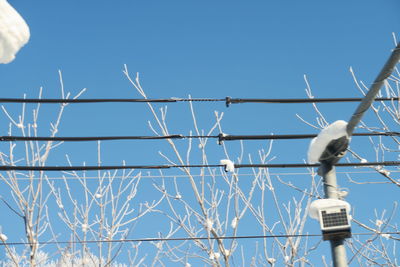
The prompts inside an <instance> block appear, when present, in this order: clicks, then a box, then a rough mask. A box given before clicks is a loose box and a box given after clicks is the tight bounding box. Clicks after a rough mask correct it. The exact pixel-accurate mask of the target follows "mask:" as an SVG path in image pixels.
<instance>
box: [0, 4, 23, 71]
mask: <svg viewBox="0 0 400 267" xmlns="http://www.w3.org/2000/svg"><path fill="white" fill-rule="evenodd" d="M29 37H30V32H29V27H28V25H27V24H26V22H25V20H24V19H23V18H22V17H21V15H20V14H19V13H18V12H17V11H16V10H15V9H14V8H13V7H12V6H11V5H10V4H9V3H8V2H7V1H6V0H0V63H2V64H7V63H10V62H11V61H13V60H14V58H15V54H16V53H17V52H18V51H19V50H20V49H21V47H23V46H24V45H25V44H26V43H27V42H28V40H29Z"/></svg>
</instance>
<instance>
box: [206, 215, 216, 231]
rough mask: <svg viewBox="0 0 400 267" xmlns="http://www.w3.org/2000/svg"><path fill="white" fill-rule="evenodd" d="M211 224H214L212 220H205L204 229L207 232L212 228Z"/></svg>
mask: <svg viewBox="0 0 400 267" xmlns="http://www.w3.org/2000/svg"><path fill="white" fill-rule="evenodd" d="M213 224H214V222H213V220H211V219H210V218H208V219H207V220H206V225H205V226H206V228H207V230H211V229H212V228H213Z"/></svg>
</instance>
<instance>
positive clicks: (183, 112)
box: [0, 0, 400, 227]
mask: <svg viewBox="0 0 400 267" xmlns="http://www.w3.org/2000/svg"><path fill="white" fill-rule="evenodd" d="M10 3H11V4H12V5H13V6H14V7H15V8H16V9H17V10H18V11H19V12H20V14H21V15H22V16H23V17H24V18H25V20H26V21H27V23H28V25H29V26H30V30H31V39H30V41H29V43H28V44H27V45H26V46H25V47H24V48H22V50H21V51H20V52H19V53H18V54H17V57H16V60H15V61H14V62H12V63H11V64H7V65H0V77H1V79H0V86H1V88H2V89H1V97H22V95H23V94H24V93H26V94H27V97H30V98H35V97H37V95H38V91H39V88H40V87H43V97H44V98H58V97H60V90H59V78H58V70H61V71H62V74H63V80H64V85H65V88H66V91H70V92H72V94H76V93H77V92H79V90H80V89H82V88H87V92H86V93H85V94H84V95H83V98H138V97H139V95H138V94H137V93H136V92H135V91H134V90H133V89H132V88H131V86H130V84H129V83H128V81H127V79H126V78H125V77H124V75H123V73H122V70H123V66H124V64H127V65H128V68H129V70H130V71H131V73H132V74H134V73H136V72H139V73H140V77H141V82H142V85H143V87H144V89H145V91H146V92H147V94H148V96H149V97H151V98H169V97H187V96H188V95H191V96H192V97H210V98H224V97H226V96H231V97H238V98H252V97H254V98H303V97H306V94H305V91H304V88H305V83H304V78H303V76H304V74H306V75H307V77H308V79H309V81H310V83H311V87H312V88H313V92H314V95H315V96H316V97H359V96H360V93H359V92H358V91H357V89H356V87H355V85H354V83H353V81H352V77H351V75H350V73H349V67H350V66H352V67H353V68H354V70H355V72H356V73H357V74H358V78H359V79H362V80H364V81H365V82H366V84H370V82H372V81H373V79H374V78H375V76H376V75H377V73H378V72H379V70H380V68H381V67H382V66H383V64H384V62H385V60H386V59H387V57H388V55H389V54H390V50H391V49H392V48H393V47H394V42H393V37H392V33H394V34H395V35H396V36H397V38H398V39H399V35H398V34H399V32H398V27H399V23H400V17H399V16H398V10H400V2H399V1H397V0H385V1H372V0H367V1H361V0H354V1H344V0H340V1H316V0H310V1H287V0H284V1H258V0H257V1H208V0H207V1H127V0H121V1H103V0H98V1H77V0H74V1H72V0H70V1H50V0H46V1H44V0H38V1H15V0H14V1H11V0H10ZM339 105H340V106H339ZM6 107H8V108H9V109H10V110H11V112H15V114H17V113H16V112H17V109H19V108H20V106H18V105H17V106H15V105H10V104H7V105H6ZM195 107H196V110H197V112H198V115H199V118H200V122H201V124H202V125H201V127H204V128H208V127H210V125H211V124H212V122H213V121H214V115H213V112H214V110H218V111H219V112H224V113H225V118H224V120H223V125H224V127H225V130H226V132H227V133H229V134H264V133H275V134H290V133H316V131H315V130H313V129H311V128H310V127H307V126H305V125H304V124H303V123H301V122H300V121H299V120H298V119H297V118H296V116H295V114H296V113H298V114H301V115H302V116H304V117H305V118H307V119H309V120H314V118H315V114H314V113H312V109H311V108H310V106H309V105H308V106H307V105H263V104H241V105H232V106H231V107H229V108H226V107H225V106H224V104H223V103H204V104H196V105H195ZM355 107H356V104H354V103H349V104H326V105H323V106H321V108H322V110H323V111H324V112H325V113H326V115H327V119H328V120H329V121H330V122H333V121H335V120H337V119H344V120H347V119H348V118H349V117H350V115H351V113H352V112H353V110H354V109H355ZM44 110H45V111H46V109H44ZM43 116H44V117H43V121H44V123H43V125H48V122H49V121H50V120H52V119H53V118H54V116H55V115H54V113H52V111H51V107H50V108H49V111H48V113H44V114H43ZM169 118H170V120H169V123H170V129H171V133H183V134H188V133H189V129H190V128H191V127H192V126H191V118H190V116H189V114H188V108H187V105H186V104H172V105H170V106H169ZM149 119H150V113H149V112H148V111H147V109H146V107H145V106H144V105H142V104H100V105H97V104H88V105H70V106H69V107H68V111H67V112H66V114H65V117H64V119H63V123H62V125H61V127H60V132H59V136H93V135H151V134H152V133H151V132H150V130H149V129H148V127H147V125H146V123H147V120H149ZM1 121H3V122H4V116H3V117H2V118H1ZM46 127H47V126H46ZM6 130H7V127H2V132H3V133H5V132H6ZM39 134H40V135H44V136H45V135H48V134H49V131H48V129H47V128H44V129H41V130H40V132H39ZM134 142H136V141H134ZM296 142H297V141H287V142H282V143H277V144H276V147H274V150H273V151H274V152H273V154H274V155H275V156H276V157H277V159H276V160H275V162H276V163H293V162H302V161H303V160H304V159H305V155H306V150H307V146H308V142H309V141H308V140H307V141H299V142H297V143H296ZM229 145H230V146H231V149H232V151H234V152H233V157H236V156H237V155H236V154H235V153H236V152H237V150H238V147H239V145H238V143H234V142H232V143H229ZM104 146H105V149H104V150H105V153H104V154H105V155H104V159H103V164H106V165H107V164H117V163H119V162H121V161H122V160H123V159H125V160H126V161H127V162H128V163H129V164H132V165H134V164H145V165H150V164H154V163H164V161H163V159H162V158H160V157H158V156H157V152H158V150H161V149H162V148H163V145H161V144H159V143H157V142H151V141H148V142H136V143H133V144H129V145H128V144H127V142H116V143H115V144H113V145H112V144H110V143H105V144H104ZM246 146H247V151H246V152H247V153H255V154H256V151H257V149H258V148H259V147H260V146H261V147H263V146H265V142H264V143H263V142H258V141H257V142H253V143H252V142H246ZM361 146H365V143H364V144H363V143H361ZM215 150H216V152H215V155H211V158H212V159H213V160H215V163H218V161H219V159H220V157H221V156H222V154H221V151H219V150H220V149H219V148H218V147H216V148H215ZM138 152H140V153H138ZM65 153H68V154H70V155H71V156H73V158H74V160H75V162H76V163H77V165H80V164H81V163H82V162H83V161H85V162H87V163H88V164H95V163H96V145H95V144H94V143H90V144H84V145H82V144H66V145H65V148H63V149H60V151H58V152H56V154H55V155H56V156H55V157H54V158H52V159H51V160H50V162H51V163H53V164H55V165H65V164H66V161H65V158H64V157H63V155H64V154H65ZM365 153H366V154H369V153H371V154H373V151H372V149H371V151H368V150H366V152H365ZM139 154H140V155H139ZM372 159H373V156H372V158H371V161H372ZM367 190H372V189H371V188H367ZM382 190H383V191H384V189H382ZM362 196H363V194H361V193H359V194H357V193H356V194H355V195H354V198H352V200H355V199H357V200H359V198H358V197H362ZM360 201H362V200H360ZM360 203H361V202H360ZM2 208H4V207H2ZM363 215H365V216H366V217H368V216H370V214H368V213H366V214H363ZM3 227H4V226H3Z"/></svg>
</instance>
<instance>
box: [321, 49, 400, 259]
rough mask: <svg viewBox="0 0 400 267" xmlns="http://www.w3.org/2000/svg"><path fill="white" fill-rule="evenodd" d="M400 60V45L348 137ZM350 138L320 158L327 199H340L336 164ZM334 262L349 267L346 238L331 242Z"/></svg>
mask: <svg viewBox="0 0 400 267" xmlns="http://www.w3.org/2000/svg"><path fill="white" fill-rule="evenodd" d="M399 60H400V43H399V44H397V46H396V48H395V49H394V50H393V52H392V54H391V55H390V57H389V59H388V61H387V62H386V64H385V66H383V68H382V70H381V72H380V73H379V74H378V76H377V77H376V79H375V81H374V82H373V84H372V85H371V87H370V89H369V91H368V93H367V94H366V96H365V97H364V98H363V100H362V102H361V103H360V105H359V106H358V107H357V109H356V111H355V112H354V114H353V116H352V117H351V118H350V121H349V123H348V124H347V129H346V131H347V135H348V137H351V136H352V135H353V132H354V129H355V127H356V126H357V124H358V123H359V122H360V120H361V118H362V117H363V115H364V114H365V112H366V111H367V110H368V109H369V108H370V107H371V105H372V102H373V101H374V99H375V97H376V95H377V94H378V92H379V90H380V88H381V87H382V85H383V84H384V82H385V80H386V79H387V78H388V77H389V76H390V75H391V74H392V72H393V70H394V68H395V66H396V64H397V63H398V62H399ZM348 137H342V138H339V139H336V140H332V142H331V143H330V144H329V145H328V146H327V148H326V149H325V151H324V153H323V154H322V156H321V157H320V162H321V166H320V169H319V170H318V172H319V174H320V175H321V176H322V177H323V180H324V191H325V198H331V199H338V198H339V195H338V189H337V182H336V171H335V166H334V165H335V164H336V163H337V162H339V160H340V158H341V157H342V156H343V155H344V154H343V152H344V151H345V150H346V148H347V145H348V141H349V139H348ZM330 244H331V251H332V261H333V266H334V267H347V266H348V264H347V256H346V249H345V247H344V238H342V237H337V238H334V239H331V240H330Z"/></svg>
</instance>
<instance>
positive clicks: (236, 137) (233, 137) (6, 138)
mask: <svg viewBox="0 0 400 267" xmlns="http://www.w3.org/2000/svg"><path fill="white" fill-rule="evenodd" d="M316 136H317V134H276V135H275V134H270V135H228V134H219V135H182V134H172V135H165V136H87V137H76V136H75V137H43V136H0V142H1V141H64V142H85V141H107V140H161V139H190V138H192V139H193V138H215V139H216V138H218V141H219V142H220V143H221V142H223V141H233V140H281V139H310V138H314V137H316ZM353 136H400V132H372V133H355V134H353Z"/></svg>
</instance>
